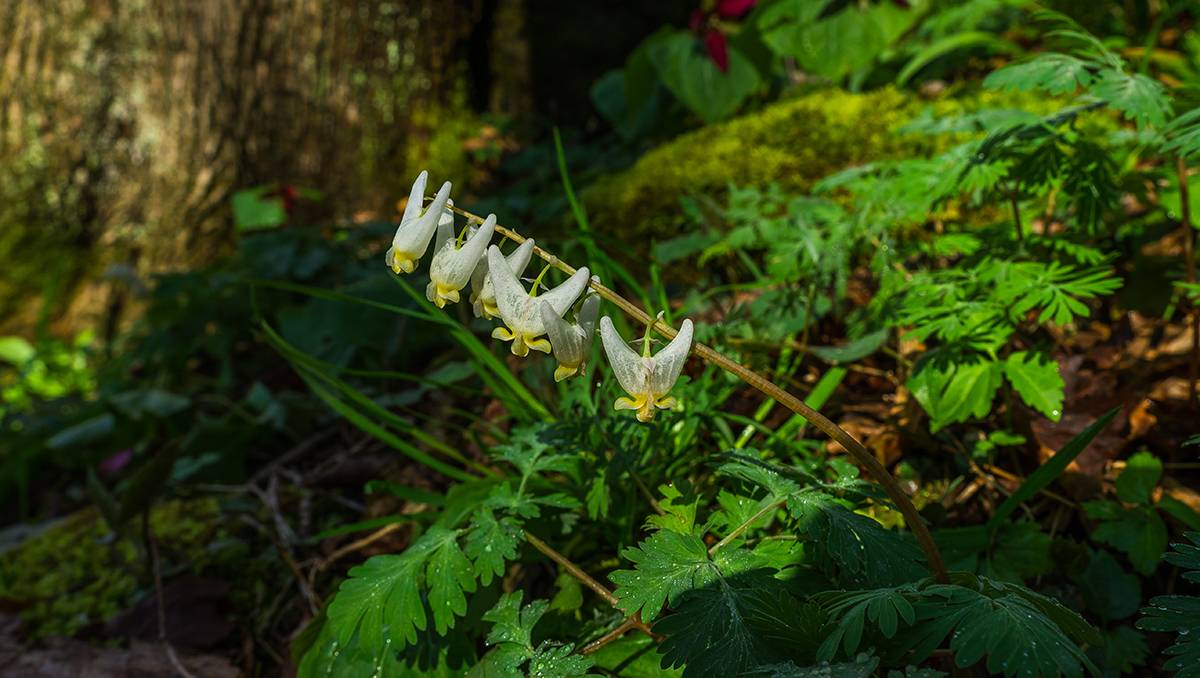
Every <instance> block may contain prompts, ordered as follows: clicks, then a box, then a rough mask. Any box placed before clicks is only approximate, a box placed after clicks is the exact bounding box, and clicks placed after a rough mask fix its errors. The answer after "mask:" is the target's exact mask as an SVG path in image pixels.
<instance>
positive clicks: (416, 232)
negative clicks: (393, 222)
mask: <svg viewBox="0 0 1200 678" xmlns="http://www.w3.org/2000/svg"><path fill="white" fill-rule="evenodd" d="M428 182H429V172H425V171H422V172H421V173H420V174H419V175H417V180H416V181H414V182H413V185H412V190H411V191H409V194H408V204H406V205H405V206H404V215H403V216H402V217H401V218H400V226H398V227H397V228H396V235H395V236H393V237H392V246H391V247H389V248H388V251H387V255H386V256H385V260H386V261H387V265H388V268H390V269H392V271H394V272H395V273H397V274H399V273H402V272H403V273H412V272H413V271H414V270H416V268H417V262H419V261H420V260H421V257H423V256H425V250H427V249H429V240H430V239H431V238H432V237H433V233H434V231H435V230H436V229H437V227H438V222H439V221H441V220H442V217H443V216H444V210H445V207H446V201H447V200H449V199H450V182H449V181H447V182H446V183H444V184H442V187H441V188H440V189H438V192H437V196H435V197H434V199H433V202H432V203H430V205H429V208H428V209H425V207H424V203H425V184H426V183H428ZM451 218H453V217H451Z"/></svg>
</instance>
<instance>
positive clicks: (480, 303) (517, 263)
mask: <svg viewBox="0 0 1200 678" xmlns="http://www.w3.org/2000/svg"><path fill="white" fill-rule="evenodd" d="M532 257H533V239H532V238H530V239H528V240H526V241H524V242H522V243H521V245H520V246H519V247H517V249H515V250H513V251H512V252H511V253H509V255H508V256H507V257H505V261H507V262H508V267H509V268H510V269H512V272H513V275H516V276H520V275H522V274H523V273H525V268H526V267H527V266H529V260H530V259H531V258H532ZM471 307H472V309H473V310H474V311H475V317H476V318H484V319H487V320H491V319H492V318H494V317H496V316H498V315H500V309H499V308H497V306H496V291H495V289H494V288H493V287H492V279H491V276H489V275H488V260H487V257H482V258H480V260H479V265H478V266H476V267H475V272H474V273H472V274H471Z"/></svg>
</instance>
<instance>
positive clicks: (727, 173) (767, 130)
mask: <svg viewBox="0 0 1200 678" xmlns="http://www.w3.org/2000/svg"><path fill="white" fill-rule="evenodd" d="M1017 103H1018V102H1016V101H1015V100H1014V97H1013V96H1011V95H1001V94H994V93H983V94H975V95H970V96H967V97H963V98H949V97H947V98H942V99H938V100H935V101H932V102H930V101H926V100H921V99H919V98H917V97H916V96H914V95H911V94H907V93H904V92H900V91H897V90H894V89H882V90H877V91H873V92H869V93H865V94H853V93H849V92H844V91H841V90H821V91H818V92H814V93H811V94H808V95H806V96H803V97H800V98H797V99H791V100H788V101H782V102H779V103H776V104H773V105H771V106H768V107H766V108H764V109H763V110H761V111H758V112H756V113H751V114H748V115H745V116H742V117H740V118H736V119H733V120H730V121H728V122H725V123H721V124H717V125H710V126H708V127H704V128H702V129H699V130H696V131H694V132H690V133H688V134H684V135H682V136H680V137H678V138H676V139H674V140H672V141H670V142H668V143H666V144H664V145H662V146H659V147H658V148H655V149H654V150H651V151H650V152H648V153H646V154H645V155H643V156H642V157H641V158H640V159H639V160H638V161H637V163H635V164H634V165H633V166H632V167H631V168H629V169H628V170H626V171H624V172H622V173H620V174H616V175H612V176H609V177H605V178H603V179H601V180H599V181H597V182H596V183H595V184H593V185H591V186H590V187H588V189H587V190H585V191H584V192H583V200H584V202H585V205H586V207H587V209H588V214H589V216H590V217H591V221H592V223H593V224H594V225H595V227H596V228H597V229H598V230H602V231H607V232H609V233H613V234H615V235H617V236H619V237H621V238H623V239H629V238H630V236H642V237H643V238H644V237H645V236H649V235H657V236H661V237H669V236H671V235H674V230H675V229H676V227H677V226H678V225H679V223H680V221H681V219H682V216H681V213H680V209H679V200H680V198H682V197H685V196H687V195H695V194H707V195H710V196H712V197H717V198H719V196H720V195H723V194H724V193H725V191H726V190H727V187H728V186H729V185H730V184H734V185H738V186H766V185H767V184H772V183H773V184H777V185H779V186H780V187H781V188H783V189H784V191H786V192H792V193H800V192H805V191H807V190H809V189H810V188H811V187H812V185H813V184H814V183H815V182H817V181H818V180H820V179H821V178H823V177H825V176H827V175H829V174H831V173H833V172H836V171H838V170H841V169H844V168H846V167H851V166H854V165H858V164H863V163H867V162H872V161H880V160H888V159H896V158H900V157H906V156H911V155H913V154H922V153H927V152H932V151H935V150H938V149H939V148H941V147H943V146H945V145H946V144H947V143H948V140H947V139H940V140H939V139H935V138H932V137H929V136H924V135H916V134H900V133H897V132H896V131H895V130H896V128H897V127H899V126H900V125H902V124H904V123H906V122H909V121H910V120H912V118H913V117H914V116H915V115H917V114H918V113H919V112H921V111H922V110H924V109H925V107H927V106H932V107H933V109H934V113H935V114H937V115H952V114H956V113H961V112H964V111H969V110H973V109H977V108H982V107H986V106H997V107H1000V106H1004V107H1014V106H1015V105H1017ZM1020 103H1033V104H1034V106H1033V108H1034V109H1035V110H1038V109H1044V110H1045V111H1049V110H1052V108H1053V107H1052V106H1049V105H1047V104H1046V103H1045V102H1044V99H1043V103H1041V104H1040V105H1039V104H1037V103H1035V102H1020ZM1039 112H1041V111H1040V110H1039Z"/></svg>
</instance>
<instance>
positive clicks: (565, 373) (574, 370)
mask: <svg viewBox="0 0 1200 678" xmlns="http://www.w3.org/2000/svg"><path fill="white" fill-rule="evenodd" d="M576 374H579V365H559V366H558V367H556V368H554V381H562V380H563V379H566V378H567V377H573V376H575V375H576Z"/></svg>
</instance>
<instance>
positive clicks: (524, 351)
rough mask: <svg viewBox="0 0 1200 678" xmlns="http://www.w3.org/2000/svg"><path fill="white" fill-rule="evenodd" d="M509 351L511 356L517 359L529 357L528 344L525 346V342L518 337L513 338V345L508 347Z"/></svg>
mask: <svg viewBox="0 0 1200 678" xmlns="http://www.w3.org/2000/svg"><path fill="white" fill-rule="evenodd" d="M509 350H511V351H512V354H513V355H515V356H517V357H518V358H524V357H525V356H527V355H529V344H526V343H525V340H524V339H522V338H521V337H520V336H514V337H513V343H512V345H511V346H510V347H509Z"/></svg>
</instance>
